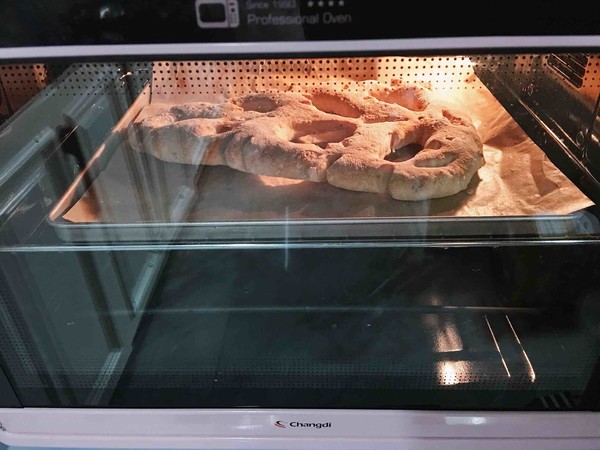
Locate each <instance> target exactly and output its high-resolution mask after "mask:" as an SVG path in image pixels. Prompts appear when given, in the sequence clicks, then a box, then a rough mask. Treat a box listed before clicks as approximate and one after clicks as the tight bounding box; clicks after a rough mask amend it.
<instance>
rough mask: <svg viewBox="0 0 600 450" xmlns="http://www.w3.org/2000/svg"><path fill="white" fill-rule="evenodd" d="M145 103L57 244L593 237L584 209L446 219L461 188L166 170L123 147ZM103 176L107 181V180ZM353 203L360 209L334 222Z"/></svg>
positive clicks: (119, 131)
mask: <svg viewBox="0 0 600 450" xmlns="http://www.w3.org/2000/svg"><path fill="white" fill-rule="evenodd" d="M151 98H152V96H151V85H149V86H147V87H146V89H145V91H143V92H142V94H141V95H139V96H138V98H137V99H136V100H135V102H134V103H133V104H132V106H131V107H130V108H129V110H128V111H127V113H126V114H125V115H124V116H123V117H122V118H121V120H120V121H119V122H118V124H117V125H116V126H115V127H114V129H113V131H112V132H111V134H110V135H109V137H108V138H107V139H106V141H105V142H104V143H103V144H102V145H100V146H99V147H98V148H97V150H96V151H95V153H94V154H93V156H92V157H91V159H90V161H89V163H88V164H87V166H86V167H85V168H84V169H83V171H82V172H81V173H80V174H79V175H78V176H77V178H76V179H75V180H74V182H73V183H72V184H71V186H70V187H69V188H68V189H67V190H66V192H65V193H64V195H62V197H61V198H60V199H59V201H58V202H57V203H56V204H55V205H54V207H53V209H52V210H51V212H50V214H49V216H48V222H49V224H50V225H51V226H52V227H53V228H54V229H55V230H56V233H57V235H58V236H59V238H60V239H62V240H64V241H66V242H74V243H80V242H82V243H102V242H123V243H129V242H163V243H164V242H173V241H184V242H188V241H193V242H205V241H210V242H232V241H233V242H239V241H244V242H253V241H272V242H289V241H299V240H300V241H302V240H327V241H331V240H335V241H344V240H382V239H393V240H408V241H419V242H423V241H438V242H439V241H453V242H456V241H466V242H472V241H474V240H480V241H488V240H490V239H494V240H498V239H509V240H512V239H519V240H527V239H540V238H544V239H568V238H575V237H581V236H589V235H593V234H595V233H598V231H599V230H600V226H599V225H598V220H597V218H596V216H595V215H593V214H592V213H590V212H588V211H586V210H585V209H582V210H578V211H576V212H572V213H568V214H543V215H505V216H480V215H479V216H478V215H473V216H465V215H463V216H455V215H446V214H445V211H450V210H452V208H453V207H455V206H456V205H457V204H460V202H461V201H462V200H463V199H464V198H466V197H465V196H468V195H470V194H469V192H468V191H469V190H468V189H467V191H464V192H462V193H459V194H456V195H455V196H452V197H448V198H444V199H435V200H431V201H427V202H398V201H396V200H392V199H388V198H382V197H381V196H377V194H367V193H356V192H349V191H344V190H340V189H337V188H334V187H332V186H328V185H326V184H323V183H310V182H293V183H296V184H291V185H285V186H268V182H265V178H264V177H259V176H257V175H252V174H245V173H242V172H238V171H234V170H232V169H229V168H226V167H206V166H200V167H192V166H185V165H179V164H173V163H165V162H162V161H159V160H157V159H155V158H153V157H151V156H148V155H142V154H139V153H137V152H135V151H134V150H133V149H131V148H130V146H129V144H128V142H127V139H126V129H127V126H128V125H129V124H130V123H131V122H132V121H133V120H135V118H136V117H137V115H138V114H139V113H140V111H141V110H142V109H143V108H144V107H145V106H147V105H148V104H149V102H150V99H151ZM111 171H112V172H111ZM109 172H111V173H112V175H111V176H110V177H109V176H107V175H106V174H107V173H109ZM103 177H104V179H103ZM107 177H108V178H107ZM111 177H112V178H111ZM267 178H269V177H267ZM125 179H127V181H126V182H125V181H123V180H125ZM265 186H266V187H265ZM290 186H291V187H290ZM267 188H268V189H267ZM217 194H218V195H217ZM351 199H352V200H351ZM355 199H358V200H357V203H358V204H359V207H357V208H355V209H354V210H352V208H350V210H349V211H345V210H344V211H345V213H344V214H339V213H338V212H339V210H340V208H342V209H343V205H344V204H346V203H348V202H353V201H355ZM299 201H303V202H305V203H304V204H303V205H302V207H298V202H299ZM79 202H83V203H85V204H86V205H89V206H90V208H92V209H94V208H96V209H98V208H99V209H101V214H99V215H98V214H97V213H96V215H95V216H94V214H92V216H94V219H93V220H87V219H86V217H79V218H78V219H76V220H74V219H73V217H72V214H73V210H74V207H75V206H76V205H77V206H78V207H80V206H81V204H82V203H79ZM86 202H87V203H86ZM361 202H362V203H361ZM333 203H335V204H333ZM273 204H277V207H274V206H273ZM230 205H234V207H230ZM340 205H342V206H340ZM394 208H396V210H397V213H395V212H394V211H395V210H394ZM79 209H81V208H79ZM84 209H85V208H84ZM299 210H301V211H302V214H300V215H298V214H297V212H298V211H299ZM336 211H337V212H336ZM232 212H235V213H232ZM328 212H329V213H328ZM124 217H125V219H124Z"/></svg>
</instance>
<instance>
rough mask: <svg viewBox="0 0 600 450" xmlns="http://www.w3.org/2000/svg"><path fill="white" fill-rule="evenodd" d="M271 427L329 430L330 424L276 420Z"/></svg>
mask: <svg viewBox="0 0 600 450" xmlns="http://www.w3.org/2000/svg"><path fill="white" fill-rule="evenodd" d="M273 425H275V426H276V427H278V428H316V429H318V430H320V429H321V428H331V422H284V421H283V420H277V421H276V422H275V423H274V424H273Z"/></svg>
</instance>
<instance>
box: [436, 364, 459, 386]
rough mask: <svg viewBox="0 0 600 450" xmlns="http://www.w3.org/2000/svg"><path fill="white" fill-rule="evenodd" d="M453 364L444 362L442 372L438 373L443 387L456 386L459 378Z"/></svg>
mask: <svg viewBox="0 0 600 450" xmlns="http://www.w3.org/2000/svg"><path fill="white" fill-rule="evenodd" d="M455 364H456V363H455V362H449V361H446V362H444V363H443V364H442V370H441V373H440V381H441V384H442V385H444V386H454V385H455V384H458V383H459V382H460V381H459V378H458V374H457V373H456V367H455Z"/></svg>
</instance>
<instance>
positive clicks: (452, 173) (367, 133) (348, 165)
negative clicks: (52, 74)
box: [129, 81, 484, 200]
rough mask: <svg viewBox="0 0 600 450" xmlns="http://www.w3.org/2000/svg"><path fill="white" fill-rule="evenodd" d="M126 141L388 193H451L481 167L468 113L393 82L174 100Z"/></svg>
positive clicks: (187, 160)
mask: <svg viewBox="0 0 600 450" xmlns="http://www.w3.org/2000/svg"><path fill="white" fill-rule="evenodd" d="M129 142H130V144H131V146H132V147H133V148H135V149H137V150H138V151H143V152H146V153H149V154H151V155H153V156H155V157H157V158H160V159H162V160H164V161H169V162H176V163H182V164H206V165H226V166H229V167H231V168H233V169H237V170H241V171H244V172H250V173H254V174H259V175H269V176H276V177H285V178H295V179H302V180H309V181H315V182H328V183H329V184H331V185H333V186H336V187H339V188H343V189H348V190H353V191H362V192H374V193H387V194H389V195H390V196H392V197H393V198H395V199H398V200H424V199H430V198H439V197H445V196H449V195H453V194H456V193H458V192H460V191H462V190H464V189H465V188H466V187H467V185H468V184H469V181H470V180H471V178H472V177H473V175H474V174H475V173H476V172H477V170H478V169H479V168H480V167H481V166H482V165H483V164H484V158H483V146H482V143H481V140H480V138H479V136H478V134H477V131H476V130H475V128H474V126H473V124H472V123H471V120H470V119H469V118H468V116H466V115H465V114H464V113H462V112H461V111H459V110H458V108H457V107H456V106H454V105H451V104H448V103H446V102H444V101H443V100H442V99H438V98H436V97H435V96H434V94H433V93H432V92H431V91H430V90H428V89H426V88H425V87H423V86H420V85H417V84H410V83H404V82H402V81H396V82H393V83H390V84H389V85H388V84H383V83H379V82H375V81H366V82H359V83H349V84H346V85H344V86H343V87H342V88H328V87H318V88H312V89H305V88H296V89H292V90H291V91H289V92H269V93H267V92H265V93H256V94H248V95H243V96H239V97H233V98H230V99H228V100H227V101H226V102H224V103H220V104H212V103H204V102H196V103H188V104H183V105H177V106H173V107H171V108H170V109H168V110H167V112H164V113H162V114H158V115H154V116H150V117H147V118H145V119H143V120H141V121H139V122H134V123H133V124H132V126H131V127H130V128H129Z"/></svg>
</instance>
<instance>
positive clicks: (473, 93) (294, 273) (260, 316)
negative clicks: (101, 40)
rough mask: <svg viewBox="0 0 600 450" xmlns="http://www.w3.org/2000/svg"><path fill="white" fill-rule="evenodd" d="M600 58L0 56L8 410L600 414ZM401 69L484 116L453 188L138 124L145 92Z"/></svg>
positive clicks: (170, 100) (380, 77)
mask: <svg viewBox="0 0 600 450" xmlns="http://www.w3.org/2000/svg"><path fill="white" fill-rule="evenodd" d="M599 72H600V55H598V54H583V53H569V54H514V55H510V54H490V55H440V56H415V55H405V56H397V55H396V56H368V57H367V56H354V57H328V58H322V57H319V58H312V57H311V58H286V59H247V60H236V59H221V60H189V61H188V60H185V61H179V60H178V61H167V60H156V61H134V62H131V61H119V62H69V63H60V64H59V63H55V62H46V63H39V64H4V65H0V83H1V84H0V96H1V98H2V101H1V102H0V114H1V117H2V120H3V124H2V125H1V127H0V167H2V172H1V174H0V239H1V242H2V245H1V250H2V259H3V262H2V272H1V273H0V288H1V289H0V309H1V310H2V313H3V314H2V324H1V330H0V341H1V342H2V347H3V351H2V360H1V362H2V367H3V369H4V372H6V374H7V376H8V378H9V380H10V382H11V384H12V385H13V386H14V387H15V391H16V393H17V396H18V398H19V401H20V402H21V403H22V404H23V405H27V406H97V407H107V406H113V407H240V406H245V407H299V408H333V407H336V408H337V407H340V408H346V407H347V408H418V409H439V408H443V409H497V410H506V409H511V410H591V409H596V408H597V407H598V406H599V405H600V403H599V394H600V392H598V388H597V386H598V385H600V383H598V377H599V376H600V366H598V361H599V360H598V357H599V356H600V352H599V351H598V348H600V347H599V346H598V338H599V337H600V335H599V332H600V327H599V323H600V322H599V320H598V319H599V314H600V310H599V308H598V304H599V303H598V295H599V293H598V285H597V281H596V280H597V279H599V275H600V274H599V273H598V271H599V270H600V269H599V267H600V265H599V264H598V263H599V259H600V253H599V252H598V250H597V238H598V236H599V233H600V223H599V217H600V215H599V211H598V208H597V206H596V205H597V202H599V201H600V183H599V181H598V180H600V159H599V158H600V156H599V155H600V153H599V152H600V148H599V143H598V139H599V136H600V116H599V105H600V73H599ZM398 80H401V82H403V83H409V84H410V83H418V84H419V85H423V86H425V87H426V88H427V89H429V90H430V91H432V92H434V93H435V94H437V95H439V96H441V97H443V98H445V99H447V100H449V101H452V102H454V104H457V105H460V107H461V108H462V109H463V110H464V111H465V112H466V114H468V115H469V116H470V118H471V120H472V121H473V124H474V126H475V128H476V129H477V132H478V133H479V135H480V137H481V140H482V142H483V153H484V157H485V165H484V166H483V167H482V168H481V169H479V171H478V173H477V174H476V175H475V176H474V177H473V179H472V180H471V181H470V183H469V185H468V186H467V188H466V189H464V190H462V191H461V192H459V193H457V194H455V195H451V196H448V197H444V198H434V199H428V200H422V201H400V200H395V199H391V198H389V196H387V195H382V194H375V193H369V192H353V191H349V190H344V189H339V188H336V187H334V186H330V185H328V184H327V183H316V182H312V181H304V180H297V179H291V178H285V177H274V176H267V175H260V174H253V173H246V172H243V171H238V170H234V169H232V168H229V167H224V166H208V165H204V164H179V163H174V162H166V161H163V160H160V159H159V158H156V157H154V156H152V155H149V154H145V153H140V152H138V151H136V150H135V149H134V148H133V147H132V145H131V141H130V138H129V133H128V130H129V129H130V128H131V126H132V124H134V123H135V122H136V120H139V118H140V115H141V114H144V113H145V112H147V111H149V110H152V108H155V110H157V111H165V108H168V107H171V106H173V105H180V104H184V103H189V102H208V103H215V104H219V103H223V102H224V101H225V100H226V99H228V98H232V97H236V96H240V95H246V94H253V93H263V92H268V93H271V92H290V91H293V90H294V89H297V88H301V89H303V88H326V89H333V90H335V89H346V88H347V86H354V84H353V83H357V82H358V83H362V82H377V83H381V84H384V85H388V86H389V85H393V83H396V82H399V81H398ZM161 108H162V109H161ZM326 132H327V130H326ZM327 136H330V135H327ZM311 139H314V137H311ZM172 145H173V146H176V145H178V143H177V142H175V140H173V143H172ZM404 150H406V151H408V150H407V149H403V151H404Z"/></svg>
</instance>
